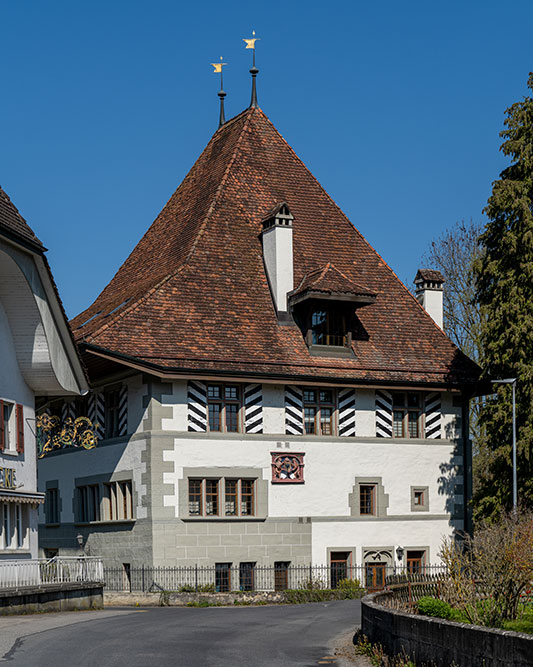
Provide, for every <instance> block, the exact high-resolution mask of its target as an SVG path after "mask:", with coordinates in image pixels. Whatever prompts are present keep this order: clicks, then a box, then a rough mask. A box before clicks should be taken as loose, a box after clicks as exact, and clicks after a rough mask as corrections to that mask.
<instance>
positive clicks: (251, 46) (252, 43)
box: [242, 30, 260, 108]
mask: <svg viewBox="0 0 533 667" xmlns="http://www.w3.org/2000/svg"><path fill="white" fill-rule="evenodd" d="M259 39H260V37H256V36H255V30H252V36H251V37H250V38H246V37H243V40H242V41H243V42H245V43H246V48H247V49H252V52H253V57H252V69H251V70H250V74H251V75H252V101H251V102H250V106H251V107H254V108H255V107H256V106H257V92H256V88H255V77H256V76H257V74H258V72H259V70H258V69H257V67H256V66H255V43H256V42H257V41H258V40H259Z"/></svg>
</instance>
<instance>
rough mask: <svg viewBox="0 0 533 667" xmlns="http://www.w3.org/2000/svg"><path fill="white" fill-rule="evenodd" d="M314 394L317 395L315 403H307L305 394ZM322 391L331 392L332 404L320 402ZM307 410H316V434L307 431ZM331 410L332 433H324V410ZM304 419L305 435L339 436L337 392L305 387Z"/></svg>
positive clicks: (303, 399) (303, 396) (303, 389)
mask: <svg viewBox="0 0 533 667" xmlns="http://www.w3.org/2000/svg"><path fill="white" fill-rule="evenodd" d="M310 391H312V392H314V393H315V399H316V400H314V401H306V400H305V393H306V392H310ZM322 391H329V392H331V402H329V401H321V400H320V392H322ZM306 408H314V409H315V416H314V429H315V430H314V433H308V432H307V430H306V419H305V409H306ZM324 408H325V409H330V410H331V421H330V424H331V433H322V409H324ZM302 417H303V427H304V435H326V436H328V435H330V436H336V435H337V434H338V431H337V425H338V408H337V392H336V391H335V389H326V388H323V389H321V388H320V387H303V388H302Z"/></svg>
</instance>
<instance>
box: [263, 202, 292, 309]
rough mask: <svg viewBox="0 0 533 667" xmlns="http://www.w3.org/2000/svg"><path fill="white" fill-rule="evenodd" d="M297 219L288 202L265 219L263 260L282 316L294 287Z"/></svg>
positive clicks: (275, 304) (276, 208) (277, 307)
mask: <svg viewBox="0 0 533 667" xmlns="http://www.w3.org/2000/svg"><path fill="white" fill-rule="evenodd" d="M293 220H294V217H293V215H292V214H291V212H290V211H289V207H288V206H287V204H285V202H282V203H280V204H278V205H277V206H276V207H275V208H274V209H273V210H272V211H271V212H270V213H269V214H268V215H267V216H266V218H265V219H264V220H263V232H262V241H263V261H264V263H265V269H266V274H267V279H268V283H269V285H270V291H271V293H272V299H273V300H274V306H275V307H276V311H277V313H278V317H279V316H280V315H281V318H283V317H284V315H285V314H286V313H287V294H288V293H289V292H290V291H291V290H292V289H293V288H294V272H293V259H292V221H293Z"/></svg>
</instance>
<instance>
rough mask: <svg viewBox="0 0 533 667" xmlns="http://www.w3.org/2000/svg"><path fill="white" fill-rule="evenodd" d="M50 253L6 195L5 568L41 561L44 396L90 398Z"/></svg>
mask: <svg viewBox="0 0 533 667" xmlns="http://www.w3.org/2000/svg"><path fill="white" fill-rule="evenodd" d="M45 250H46V249H45V248H44V246H43V244H42V243H41V241H39V239H38V238H37V236H35V234H34V232H33V230H32V229H31V227H30V226H29V225H28V223H27V222H26V220H24V218H23V217H22V216H21V214H20V213H19V211H18V209H17V208H16V206H15V205H14V204H13V202H12V201H11V199H10V198H9V197H8V195H7V194H6V193H5V192H4V190H3V189H2V188H1V187H0V358H1V360H2V363H1V365H0V562H2V561H5V560H12V559H28V558H32V557H33V558H36V557H37V553H38V544H37V524H38V521H37V512H38V507H39V506H41V505H42V504H43V502H44V494H43V493H39V492H38V491H37V447H36V439H35V396H36V394H38V395H39V396H41V397H43V396H46V397H47V400H50V397H55V396H63V397H64V396H70V397H76V396H79V395H80V394H81V393H83V392H85V393H87V391H88V385H87V379H86V377H85V374H84V370H83V368H82V365H81V361H80V358H79V356H78V351H77V348H76V345H75V342H74V339H73V337H72V333H71V330H70V328H69V325H68V322H67V319H66V316H65V313H64V311H63V306H62V304H61V300H60V298H59V295H58V293H57V289H56V286H55V283H54V280H53V277H52V273H51V271H50V267H49V265H48V262H47V261H46V256H45V254H44V253H45Z"/></svg>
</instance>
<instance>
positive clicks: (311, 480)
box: [163, 435, 462, 517]
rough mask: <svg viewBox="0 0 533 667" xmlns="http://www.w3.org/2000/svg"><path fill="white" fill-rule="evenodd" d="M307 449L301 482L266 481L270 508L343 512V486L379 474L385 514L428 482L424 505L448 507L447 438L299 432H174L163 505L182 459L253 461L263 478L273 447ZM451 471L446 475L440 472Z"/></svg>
mask: <svg viewBox="0 0 533 667" xmlns="http://www.w3.org/2000/svg"><path fill="white" fill-rule="evenodd" d="M272 451H277V452H279V451H281V452H287V453H289V452H291V451H292V452H305V458H304V462H305V467H304V479H305V484H270V486H269V516H272V517H289V516H291V517H293V516H349V515H350V507H349V503H348V494H350V493H351V492H352V491H353V487H354V484H355V479H356V477H381V479H382V483H383V486H384V490H385V493H387V494H389V509H388V514H389V515H390V516H401V515H411V514H413V515H417V516H419V515H420V514H421V512H415V513H411V486H428V487H429V513H430V514H432V515H435V514H437V515H439V514H440V515H444V514H447V512H448V509H447V507H446V501H447V500H448V501H451V500H452V501H453V499H452V498H450V497H449V496H447V495H446V494H447V493H450V490H452V489H453V484H454V483H462V478H461V477H458V476H457V475H456V473H455V470H454V466H455V464H458V463H460V459H458V458H454V457H453V446H452V445H451V444H450V443H447V442H440V443H438V444H431V445H425V444H416V445H415V444H413V445H406V444H400V443H396V442H393V441H387V440H383V441H379V442H370V441H369V442H361V441H358V442H353V441H351V442H346V443H345V442H341V441H340V439H337V440H335V441H330V442H325V441H323V440H316V441H312V440H310V439H305V438H302V439H300V440H298V439H295V438H292V439H290V440H289V439H285V440H279V441H272V440H265V441H262V440H253V441H252V440H249V439H246V438H242V437H241V438H231V439H227V438H217V439H215V438H213V437H211V438H207V437H205V436H202V435H199V436H195V437H187V438H185V437H184V438H180V437H179V436H178V437H176V439H175V446H174V449H173V450H167V451H165V452H164V455H163V457H164V460H165V461H173V462H174V465H175V470H174V472H173V473H170V472H169V473H165V475H164V482H165V483H167V484H174V488H175V491H174V494H172V495H168V496H167V497H166V498H165V505H167V506H172V505H175V507H176V516H178V514H179V508H178V506H177V498H178V480H179V479H181V478H182V477H183V467H188V468H194V467H199V468H202V467H227V468H228V469H229V470H231V468H238V467H253V468H257V469H258V470H260V471H261V475H262V478H263V479H267V480H269V481H270V479H271V454H270V453H271V452H272ZM446 472H448V473H449V477H446V476H445V473H446Z"/></svg>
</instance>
